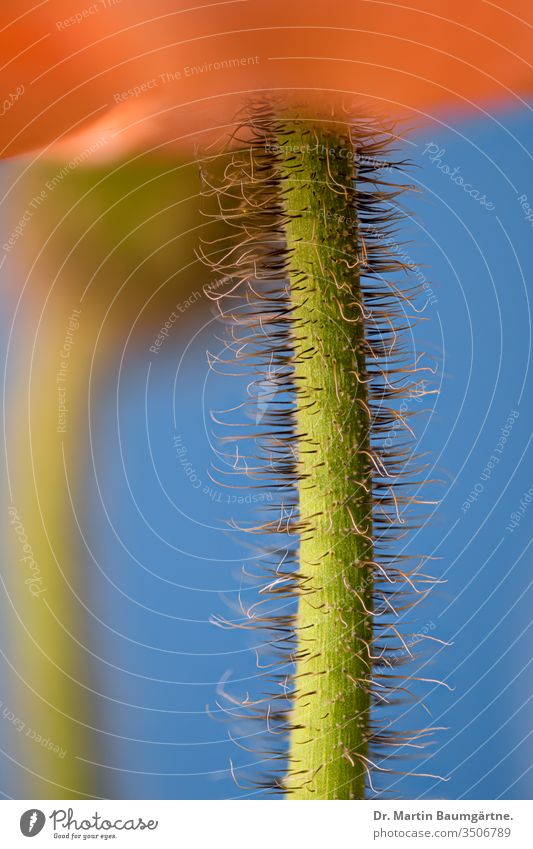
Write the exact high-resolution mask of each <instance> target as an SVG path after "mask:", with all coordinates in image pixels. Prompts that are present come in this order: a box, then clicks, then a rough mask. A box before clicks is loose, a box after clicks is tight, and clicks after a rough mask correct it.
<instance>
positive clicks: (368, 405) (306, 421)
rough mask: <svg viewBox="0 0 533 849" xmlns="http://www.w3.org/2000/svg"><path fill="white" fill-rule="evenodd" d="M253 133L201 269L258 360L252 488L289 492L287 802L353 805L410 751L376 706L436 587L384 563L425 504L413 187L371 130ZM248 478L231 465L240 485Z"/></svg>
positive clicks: (279, 620) (273, 126) (328, 121)
mask: <svg viewBox="0 0 533 849" xmlns="http://www.w3.org/2000/svg"><path fill="white" fill-rule="evenodd" d="M244 129H245V131H246V132H244V133H243V135H244V136H245V137H247V134H248V137H250V136H251V139H252V140H251V142H250V141H248V145H247V146H244V148H243V149H241V150H239V151H238V152H236V153H234V154H233V155H232V161H231V163H230V164H229V166H228V167H226V169H225V176H226V183H225V184H224V185H222V186H221V187H219V188H218V189H216V190H215V191H216V192H217V193H218V195H219V205H220V215H221V218H222V219H223V220H224V221H225V222H226V224H227V225H228V226H229V227H230V228H231V229H232V231H236V232H237V236H235V234H234V232H232V233H231V235H230V236H228V237H227V240H226V243H225V244H224V248H223V249H222V250H221V249H220V246H218V251H219V252H220V253H222V259H221V260H217V258H216V257H217V252H214V253H211V254H210V255H209V259H210V263H211V265H212V266H213V267H214V269H215V271H217V272H218V273H220V274H224V275H225V277H224V279H226V280H229V281H230V288H229V293H228V294H227V295H225V296H224V295H222V296H221V297H220V299H219V300H220V302H221V303H222V304H223V305H224V306H223V307H222V310H223V318H224V320H225V321H226V323H229V331H230V338H229V342H228V346H227V353H230V352H231V353H232V354H233V355H234V357H235V360H236V361H240V362H245V361H247V360H248V362H249V364H250V366H251V368H252V370H253V373H254V377H255V381H254V385H255V386H256V390H255V391H254V392H252V400H253V401H254V402H256V403H257V404H258V405H259V406H260V407H265V397H264V396H265V390H264V388H263V387H264V386H265V384H266V386H267V387H268V389H267V390H266V394H267V396H268V400H269V403H268V404H267V405H266V406H267V407H268V408H269V409H268V412H265V411H264V410H263V412H262V414H261V417H260V420H259V421H257V420H256V425H257V427H256V432H255V445H256V448H257V449H258V454H257V455H256V459H257V461H258V465H251V464H252V462H253V461H252V457H251V455H248V456H246V457H243V456H242V453H241V455H240V459H241V460H242V461H243V462H245V463H246V474H247V475H248V476H251V477H259V476H260V475H261V474H263V475H266V477H267V479H268V480H269V481H270V484H271V485H272V484H273V485H274V486H276V487H277V488H278V491H281V492H282V493H283V497H282V498H281V499H278V501H277V503H276V505H269V510H270V514H271V518H270V521H269V522H267V523H266V525H265V526H264V530H265V531H270V532H273V533H274V534H275V535H276V541H277V542H276V544H277V554H278V558H279V560H280V561H282V562H283V563H285V564H286V558H287V556H288V554H289V553H290V554H291V557H292V560H291V568H292V571H291V572H288V571H287V566H286V565H285V568H284V571H283V574H284V576H285V577H284V580H283V581H282V583H281V585H280V582H279V580H274V581H273V582H271V583H270V584H268V585H267V586H266V587H265V590H264V592H266V593H268V592H271V593H274V594H275V595H277V596H279V595H286V596H287V597H290V596H291V595H292V596H293V597H294V598H296V599H297V600H298V611H297V613H296V614H295V615H294V616H293V617H292V619H290V617H289V618H288V617H287V615H286V613H285V612H283V613H279V615H276V614H275V612H273V611H272V610H271V611H270V617H269V619H268V620H267V619H266V618H264V617H263V620H261V618H260V617H256V618H257V623H258V624H259V623H261V621H262V622H263V624H266V625H267V627H268V626H270V627H272V624H273V623H274V628H276V626H277V628H278V629H279V630H283V629H287V630H288V629H289V628H292V643H291V646H290V650H288V655H287V656H286V657H285V658H282V660H281V661H280V663H281V664H282V667H283V669H284V670H285V673H286V671H287V668H288V667H289V666H291V665H294V669H293V672H292V675H291V678H292V682H293V683H292V687H293V689H292V692H291V694H290V698H289V701H290V702H291V707H290V710H289V711H288V713H287V716H286V720H285V722H284V724H283V729H284V730H285V731H286V732H287V734H288V736H289V739H290V745H289V752H288V768H287V774H286V775H285V776H284V777H283V778H282V779H281V780H280V781H279V782H278V786H279V787H280V788H282V789H283V790H284V791H285V792H286V793H288V794H289V796H290V797H291V798H295V799H298V798H301V799H313V798H319V799H334V798H340V799H342V798H343V799H354V798H359V799H360V798H363V797H364V795H365V792H366V788H368V787H369V786H370V787H371V786H372V781H371V778H370V775H371V771H372V769H373V768H377V769H383V767H380V766H379V765H378V766H377V767H376V763H375V759H376V757H377V758H378V759H379V757H380V748H381V749H382V748H384V747H385V746H386V744H387V743H391V744H394V743H396V745H397V746H401V745H402V743H404V744H405V743H407V742H408V735H406V732H405V731H404V732H397V733H395V732H394V731H393V730H391V729H388V730H385V729H384V727H383V724H382V723H381V722H380V717H379V711H378V712H377V713H378V715H377V717H376V716H374V711H373V707H374V706H375V705H376V704H377V705H379V704H380V703H381V704H390V703H391V700H393V699H394V697H395V695H397V693H398V691H399V685H398V679H399V676H398V675H397V674H396V675H394V674H393V673H392V672H391V670H392V668H393V666H395V663H396V660H398V659H400V658H401V655H402V648H403V647H405V646H406V638H405V637H403V636H402V635H401V633H400V631H399V630H398V628H399V627H401V626H399V624H398V620H399V618H400V615H401V613H402V611H403V610H404V608H405V607H406V604H407V603H408V595H409V592H408V591H409V590H414V589H415V582H416V581H417V580H422V579H424V578H425V580H428V578H427V576H420V575H418V576H414V577H413V578H411V577H409V575H408V574H407V573H406V572H405V571H404V568H403V561H404V560H405V559H406V557H405V555H399V556H398V557H394V555H393V556H391V554H390V552H389V551H387V550H386V551H383V547H384V544H385V546H386V545H387V542H389V543H390V541H391V540H394V539H396V540H401V539H403V538H404V537H405V533H406V528H407V523H406V518H405V515H404V514H405V510H406V507H409V506H410V505H411V504H412V503H413V502H414V501H415V499H414V497H413V496H412V495H409V493H408V491H406V482H407V481H406V476H407V475H408V474H409V471H410V470H411V471H412V469H411V466H412V464H411V463H410V449H409V443H408V440H407V438H406V434H407V435H408V434H409V433H412V430H411V428H410V427H409V426H408V424H407V420H406V419H407V414H402V412H401V411H400V403H399V402H400V401H401V399H403V398H405V397H406V396H407V395H409V394H410V395H411V397H414V396H415V397H416V396H421V395H423V394H424V391H425V390H424V389H423V388H421V387H422V386H423V385H424V384H421V383H420V381H417V380H416V374H417V372H421V371H423V368H422V367H420V366H418V367H417V365H415V360H416V356H415V355H414V354H413V352H412V351H406V350H405V349H404V346H403V343H402V339H403V337H402V331H406V330H407V329H408V327H409V322H410V318H411V315H410V313H412V312H413V310H412V307H411V299H412V298H413V297H414V295H415V288H416V287H413V286H412V285H411V286H410V288H409V287H408V286H406V284H405V282H403V280H400V281H398V277H402V276H403V277H407V278H408V270H409V269H408V268H406V267H404V266H402V263H401V262H400V261H399V259H397V257H396V255H395V254H396V253H397V252H398V250H399V248H398V245H397V243H396V241H395V238H394V227H395V224H396V222H397V221H398V219H399V218H400V215H401V212H400V210H399V207H398V203H397V196H398V195H399V194H400V193H401V191H402V188H403V187H402V185H401V184H400V183H398V181H397V180H396V181H394V180H391V174H393V173H394V170H395V165H394V163H392V162H391V161H389V160H388V159H387V153H388V151H389V149H390V147H391V146H392V145H393V143H394V136H393V135H392V132H391V131H388V132H385V131H384V130H383V129H380V127H379V125H378V124H377V123H376V122H369V121H367V122H364V121H362V120H359V121H358V120H354V119H353V118H351V116H348V115H343V116H342V118H339V117H338V116H335V115H332V116H330V117H329V118H322V119H321V120H318V119H315V120H313V119H306V118H302V117H293V116H291V115H289V116H284V115H283V113H282V115H281V117H279V116H276V115H275V113H274V112H272V111H271V106H270V105H269V104H260V105H256V106H253V107H251V109H250V115H249V117H248V119H247V121H246V124H245V128H244ZM387 178H388V179H387ZM239 196H240V200H239ZM236 280H237V281H239V282H238V288H236V285H235V281H236ZM408 288H409V291H408ZM239 297H240V298H241V302H240V304H239V303H238V300H239ZM236 302H237V303H236ZM410 307H411V309H410ZM262 388H263V389H262ZM269 427H270V430H269ZM241 438H242V437H237V439H241ZM248 438H249V439H252V441H253V439H254V436H253V434H249V435H248ZM273 457H274V458H275V459H274V460H273ZM238 463H239V457H238V455H237V454H236V455H235V463H234V464H233V467H232V473H234V470H235V469H236V468H237V466H238ZM240 469H241V471H242V470H243V469H244V467H243V466H242V462H241V465H240ZM276 511H278V513H277V516H276ZM248 530H252V531H253V532H254V533H257V530H258V529H257V528H256V527H254V528H252V529H250V528H249V529H248ZM280 531H285V533H286V536H287V537H289V538H291V539H294V537H297V538H298V540H299V544H298V545H297V546H296V548H294V546H293V547H292V548H287V549H286V550H285V551H284V549H283V541H280V538H279V537H280ZM270 554H271V556H272V554H274V555H275V554H276V550H275V551H274V552H270ZM274 560H275V557H274ZM275 574H276V575H278V576H279V574H280V568H279V565H278V567H277V568H276V570H275ZM409 654H410V652H409ZM286 696H287V693H286V691H285V690H284V697H286ZM274 704H275V700H274ZM272 709H273V708H272V706H269V707H268V708H267V710H269V711H271V710H272ZM279 716H280V718H281V714H280V715H279ZM423 736H424V733H423V732H419V739H421V738H422V737H423Z"/></svg>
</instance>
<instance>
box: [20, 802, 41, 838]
mask: <svg viewBox="0 0 533 849" xmlns="http://www.w3.org/2000/svg"><path fill="white" fill-rule="evenodd" d="M45 822H46V817H45V815H44V814H43V812H42V811H39V810H38V808H30V810H29V811H24V813H23V814H22V816H21V818H20V830H21V832H22V833H23V835H24V837H35V835H36V834H39V832H40V831H42V829H43V826H44V824H45Z"/></svg>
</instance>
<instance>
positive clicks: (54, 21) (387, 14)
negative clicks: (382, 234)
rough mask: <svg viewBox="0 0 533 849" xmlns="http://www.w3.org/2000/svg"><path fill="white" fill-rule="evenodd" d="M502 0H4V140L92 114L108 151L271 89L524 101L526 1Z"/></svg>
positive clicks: (11, 142)
mask: <svg viewBox="0 0 533 849" xmlns="http://www.w3.org/2000/svg"><path fill="white" fill-rule="evenodd" d="M500 2H501V5H498V4H497V3H493V2H488V0H462V1H461V2H459V0H447V2H446V0H406V3H405V4H404V3H401V2H396V1H395V2H380V1H379V0H337V2H326V0H321V2H318V0H306V2H294V0H269V2H259V0H222V2H220V0H219V2H215V3H203V4H200V3H196V4H195V3H192V2H190V0H189V2H184V0H152V2H150V3H146V4H145V3H142V2H140V0H139V2H137V0H94V2H87V0H75V2H74V0H48V2H46V0H45V2H42V0H41V2H39V0H22V2H19V3H17V4H7V3H6V4H3V6H2V10H1V12H0V29H1V32H0V56H1V57H2V71H1V75H2V92H3V95H4V103H3V105H2V106H0V113H1V112H2V110H3V115H2V121H1V138H0V152H1V154H0V155H2V156H12V155H16V154H19V153H22V152H25V151H28V150H31V149H35V148H41V147H46V148H49V147H50V146H52V145H56V144H57V143H61V141H63V140H65V139H66V138H68V137H69V136H72V134H74V136H76V134H79V132H80V131H81V130H83V129H84V128H86V127H89V126H91V125H92V126H93V127H95V128H96V130H97V131H98V132H102V133H104V134H105V133H107V134H108V135H109V137H110V139H111V138H112V139H114V141H113V142H112V143H111V142H110V143H109V145H108V146H107V147H106V151H107V155H109V154H110V153H113V152H114V151H115V149H117V150H120V149H121V147H124V146H126V147H127V146H131V145H132V144H135V145H141V146H145V147H146V146H151V145H157V144H166V143H172V144H174V143H177V144H179V145H188V144H190V142H191V138H192V136H193V135H196V136H197V137H198V138H201V135H202V133H204V134H206V133H208V131H209V130H210V128H212V127H214V126H217V125H221V124H225V123H229V122H231V120H232V118H233V116H234V113H235V111H236V108H237V107H238V104H239V103H240V102H242V101H243V100H244V99H245V98H246V96H247V95H248V94H249V93H251V92H261V91H265V90H274V91H290V92H292V93H293V96H298V97H299V99H300V100H301V99H302V98H304V99H305V100H306V101H307V100H309V99H312V98H313V97H316V96H318V95H319V94H320V93H321V92H326V93H327V96H328V97H331V99H334V98H335V97H336V96H340V97H342V98H349V97H352V96H356V97H358V98H359V97H360V98H361V99H362V101H363V102H368V103H370V104H371V105H372V107H374V108H375V107H377V109H378V110H379V111H380V112H382V113H386V114H389V115H399V114H402V115H405V114H406V113H407V114H413V113H414V114H416V115H419V116H422V117H424V118H426V117H431V116H432V115H433V114H434V113H435V110H437V109H439V110H442V109H443V108H450V107H453V108H464V109H468V110H475V109H479V108H482V106H484V105H485V106H486V105H491V104H493V103H494V104H497V105H498V104H500V103H503V102H508V103H510V104H511V105H512V104H517V103H520V102H521V99H522V98H523V97H524V96H527V94H528V93H529V92H530V91H531V89H532V82H533V73H532V70H531V65H530V62H529V59H530V58H531V56H530V45H531V35H532V24H533V4H531V2H530V0H506V3H505V5H504V4H503V0H500ZM295 93H298V94H295ZM94 131H95V130H94V129H93V133H94ZM78 138H79V136H78ZM103 155H104V154H103Z"/></svg>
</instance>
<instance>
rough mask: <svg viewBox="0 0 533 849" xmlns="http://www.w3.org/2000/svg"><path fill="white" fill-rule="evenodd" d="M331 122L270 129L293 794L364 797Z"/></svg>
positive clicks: (359, 541) (367, 549)
mask: <svg viewBox="0 0 533 849" xmlns="http://www.w3.org/2000/svg"><path fill="white" fill-rule="evenodd" d="M324 126H325V125H324ZM329 126H330V127H331V129H324V128H323V126H322V125H320V126H319V125H318V124H317V126H311V125H308V124H305V123H302V122H296V121H294V122H289V123H287V124H286V125H285V127H284V129H283V131H282V132H281V133H280V136H279V146H280V147H279V149H280V151H281V154H280V156H281V159H282V162H283V164H282V172H281V173H282V190H283V193H284V206H285V211H286V213H287V216H288V219H289V220H288V223H287V226H286V236H287V245H288V249H289V252H290V259H289V271H290V287H291V300H292V305H293V308H294V327H295V331H294V346H295V360H296V366H295V385H296V388H297V394H298V410H297V432H298V444H299V503H300V518H301V521H302V522H303V523H305V527H304V528H303V530H302V534H301V544H300V572H301V575H302V577H303V581H304V583H303V590H302V594H301V595H300V600H299V612H298V622H297V628H298V631H297V633H298V653H297V669H296V682H295V683H296V694H295V702H294V708H293V713H292V726H293V730H292V732H291V741H290V765H289V770H288V774H287V778H286V786H287V789H288V790H289V793H290V798H292V799H360V798H363V796H364V789H365V772H366V770H365V763H366V762H365V758H366V756H367V739H368V727H369V708H370V695H369V685H370V681H369V678H370V659H369V653H370V649H369V646H370V641H371V639H372V623H371V614H370V611H371V609H372V572H371V567H370V565H369V562H370V561H371V560H372V542H371V533H372V501H371V474H370V459H369V455H368V450H369V435H368V427H369V425H368V412H367V406H366V384H365V374H366V371H365V350H364V326H363V311H362V308H361V295H360V288H359V271H358V267H359V266H358V239H357V223H356V222H357V213H356V207H357V198H356V196H355V188H354V165H355V161H354V156H353V154H352V149H351V144H350V136H349V132H348V128H347V127H343V126H342V125H340V124H339V125H337V124H330V125H329Z"/></svg>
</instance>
